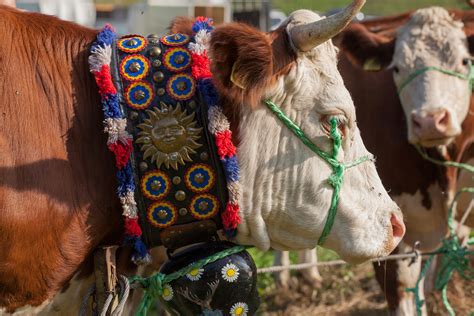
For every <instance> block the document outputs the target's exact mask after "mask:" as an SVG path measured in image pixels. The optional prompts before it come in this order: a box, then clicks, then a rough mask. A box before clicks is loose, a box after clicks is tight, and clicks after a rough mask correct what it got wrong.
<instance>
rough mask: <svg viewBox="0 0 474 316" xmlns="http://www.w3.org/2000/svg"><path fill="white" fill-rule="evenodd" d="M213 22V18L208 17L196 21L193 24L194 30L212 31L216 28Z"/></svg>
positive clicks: (195, 31)
mask: <svg viewBox="0 0 474 316" xmlns="http://www.w3.org/2000/svg"><path fill="white" fill-rule="evenodd" d="M211 24H212V19H210V18H206V19H204V20H202V21H196V22H194V24H193V32H194V33H197V32H199V31H201V30H206V31H208V32H211V31H212V30H214V27H213V26H212V25H211Z"/></svg>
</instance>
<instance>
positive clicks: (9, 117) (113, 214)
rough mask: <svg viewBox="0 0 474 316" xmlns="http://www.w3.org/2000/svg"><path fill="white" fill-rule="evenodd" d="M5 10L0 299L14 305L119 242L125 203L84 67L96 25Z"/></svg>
mask: <svg viewBox="0 0 474 316" xmlns="http://www.w3.org/2000/svg"><path fill="white" fill-rule="evenodd" d="M0 16H1V17H2V18H1V19H0V38H1V40H2V45H0V77H1V78H2V80H1V82H0V96H1V97H0V100H1V101H0V236H1V237H0V238H1V240H0V253H1V256H0V307H6V308H7V309H8V310H9V311H13V310H15V309H16V308H18V307H21V306H24V305H26V304H29V305H39V304H41V303H42V302H43V301H44V300H46V299H48V298H51V297H52V296H53V295H55V293H56V292H57V291H59V290H60V289H61V288H62V287H63V286H64V285H65V284H66V283H67V282H68V280H69V279H71V278H72V276H73V275H74V274H75V273H76V271H78V269H79V267H80V266H81V265H82V264H83V262H85V260H86V258H87V257H88V256H89V254H90V253H91V251H92V250H93V249H94V248H95V247H96V246H97V245H98V244H99V243H101V242H106V241H108V242H115V243H116V242H118V240H116V238H120V237H119V236H120V235H121V234H120V227H121V208H120V204H119V201H118V199H117V197H116V193H115V188H116V181H115V179H114V173H115V171H114V161H113V158H112V156H111V154H110V153H109V152H108V150H107V147H106V138H105V136H104V134H103V132H102V129H103V128H102V113H101V109H100V102H99V96H98V93H97V87H96V85H95V83H94V80H93V77H92V75H91V74H90V73H89V71H88V63H87V57H88V55H89V46H90V43H91V42H92V41H93V40H94V39H95V36H96V33H97V32H96V31H94V30H91V29H87V28H84V27H80V26H77V25H75V24H72V23H69V22H64V21H60V20H58V19H56V18H53V17H48V16H44V15H40V14H35V13H26V12H20V11H17V10H15V9H11V8H8V7H5V6H0ZM111 236H116V237H115V238H112V237H111Z"/></svg>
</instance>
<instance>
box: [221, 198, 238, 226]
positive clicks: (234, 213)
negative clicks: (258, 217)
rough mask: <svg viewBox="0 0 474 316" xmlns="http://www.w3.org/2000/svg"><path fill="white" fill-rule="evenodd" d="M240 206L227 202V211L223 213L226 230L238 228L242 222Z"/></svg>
mask: <svg viewBox="0 0 474 316" xmlns="http://www.w3.org/2000/svg"><path fill="white" fill-rule="evenodd" d="M239 210H240V209H239V206H238V205H236V204H232V203H227V206H226V208H225V212H224V213H222V224H223V225H224V229H225V230H231V229H236V228H237V225H239V224H240V215H239Z"/></svg>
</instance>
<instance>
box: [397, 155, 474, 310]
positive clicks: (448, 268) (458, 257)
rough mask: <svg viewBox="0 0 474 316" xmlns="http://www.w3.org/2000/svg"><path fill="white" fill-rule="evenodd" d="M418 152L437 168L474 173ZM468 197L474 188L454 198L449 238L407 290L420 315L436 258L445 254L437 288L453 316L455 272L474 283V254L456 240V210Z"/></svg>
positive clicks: (472, 240)
mask: <svg viewBox="0 0 474 316" xmlns="http://www.w3.org/2000/svg"><path fill="white" fill-rule="evenodd" d="M416 149H417V150H418V152H419V153H420V154H421V156H422V157H423V158H424V159H426V160H428V161H430V162H432V163H435V164H437V165H441V166H445V167H454V168H459V169H463V170H467V171H469V172H473V173H474V167H473V166H470V165H467V164H463V163H457V162H453V161H439V160H436V159H433V158H431V157H429V156H428V155H427V154H426V152H425V151H424V150H422V149H421V148H420V147H418V146H416ZM464 193H471V194H472V193H474V188H461V189H460V190H459V191H458V192H457V193H456V195H455V196H454V199H453V201H452V202H451V205H450V207H449V210H448V228H449V236H448V237H447V238H445V239H444V240H443V243H442V245H441V247H440V248H438V249H437V250H436V251H434V252H433V254H432V255H431V256H430V257H429V258H428V260H427V261H426V263H425V264H424V266H423V269H422V270H421V273H420V276H419V278H418V280H417V282H416V284H415V287H413V288H407V289H405V291H406V292H412V293H413V294H414V297H415V305H416V311H417V314H418V315H421V313H422V306H423V304H424V301H423V300H421V299H420V296H419V287H420V282H421V280H422V279H424V278H425V276H426V273H427V271H428V268H429V267H430V265H431V263H432V261H433V259H434V257H435V256H436V255H438V254H443V257H442V258H441V263H440V270H439V273H438V275H437V277H436V280H435V288H436V290H437V291H441V297H442V300H443V304H444V306H445V308H446V310H447V311H448V313H449V315H450V316H455V315H456V313H455V312H454V310H453V308H452V306H451V304H450V303H449V300H448V296H447V288H448V283H449V281H450V280H451V277H452V275H453V273H454V271H457V272H458V273H459V275H460V276H461V277H462V278H464V279H465V280H469V281H472V280H474V269H473V268H472V267H470V260H469V256H472V255H474V251H469V249H468V248H467V247H463V246H462V245H461V243H460V242H459V239H458V237H457V236H456V230H455V227H454V207H455V205H456V202H457V200H458V199H459V197H460V196H461V194H464ZM471 244H474V239H469V240H468V245H471Z"/></svg>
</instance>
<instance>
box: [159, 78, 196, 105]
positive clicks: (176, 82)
mask: <svg viewBox="0 0 474 316" xmlns="http://www.w3.org/2000/svg"><path fill="white" fill-rule="evenodd" d="M195 91H196V82H195V81H194V79H193V77H191V76H190V75H188V74H176V75H174V76H172V77H171V78H170V79H169V80H168V83H167V85H166V92H168V94H169V95H170V96H171V97H172V98H173V99H175V100H178V101H186V100H189V99H191V98H192V97H193V96H194V92H195Z"/></svg>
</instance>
